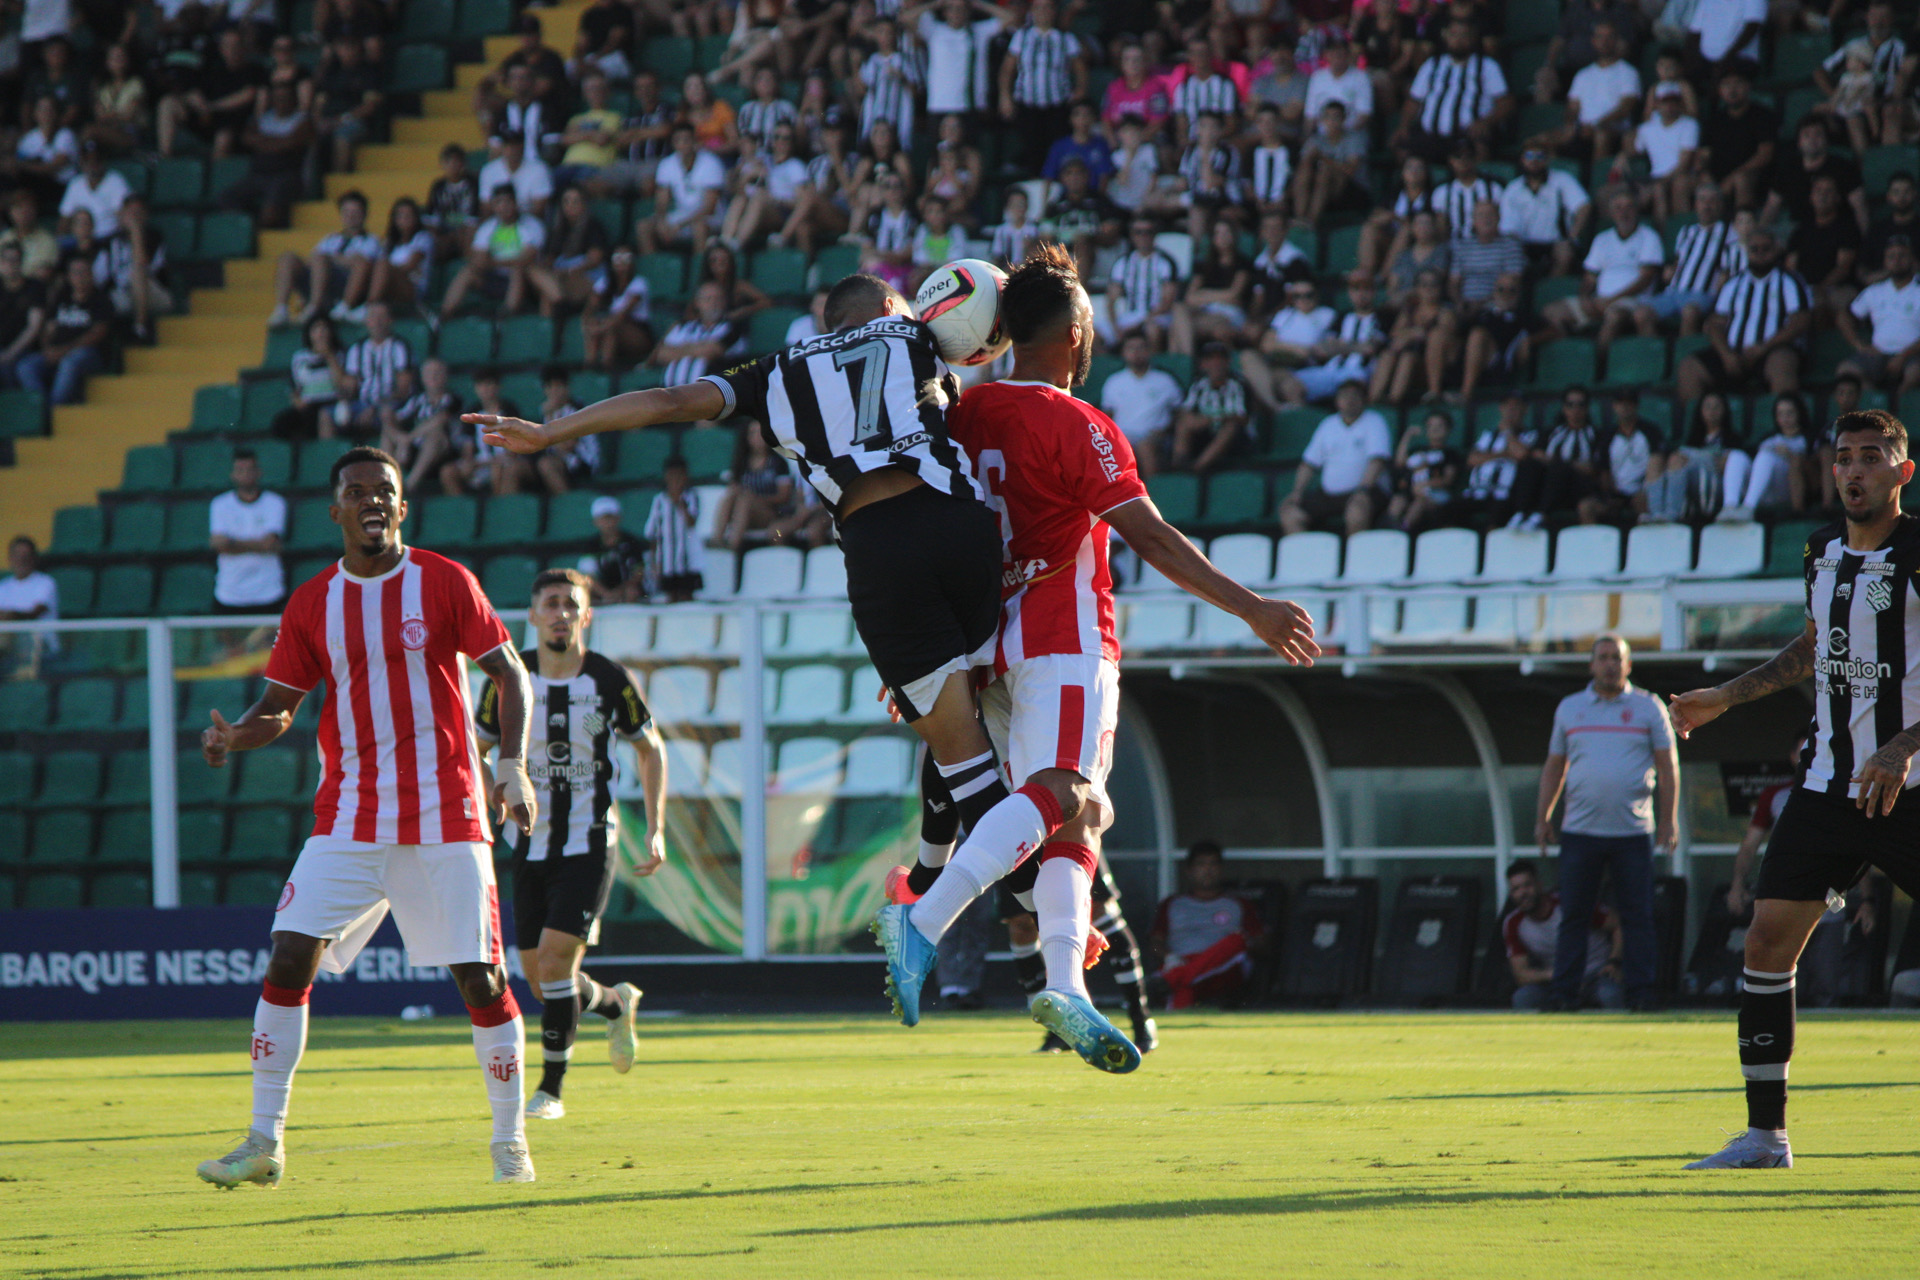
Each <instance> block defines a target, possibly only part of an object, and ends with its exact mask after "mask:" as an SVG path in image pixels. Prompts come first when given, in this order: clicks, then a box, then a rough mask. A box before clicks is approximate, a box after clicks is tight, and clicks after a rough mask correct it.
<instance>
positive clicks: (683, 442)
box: [680, 427, 736, 484]
mask: <svg viewBox="0 0 1920 1280" xmlns="http://www.w3.org/2000/svg"><path fill="white" fill-rule="evenodd" d="M735 438H736V436H735V433H734V432H732V431H730V430H728V429H726V428H724V427H720V428H715V427H696V428H694V429H692V430H690V431H683V432H681V433H680V456H681V457H683V458H685V459H686V460H687V474H688V475H689V476H690V477H691V478H692V479H693V480H694V482H695V483H698V484H705V483H707V482H709V481H713V480H718V479H719V478H720V476H721V474H722V473H723V472H725V471H726V470H727V469H728V468H729V467H731V466H732V465H733V444H734V440H735Z"/></svg>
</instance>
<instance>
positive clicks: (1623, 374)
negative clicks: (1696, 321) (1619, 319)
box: [1601, 334, 1667, 387]
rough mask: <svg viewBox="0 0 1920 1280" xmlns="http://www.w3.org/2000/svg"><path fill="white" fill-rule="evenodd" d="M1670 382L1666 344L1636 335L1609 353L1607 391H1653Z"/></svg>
mask: <svg viewBox="0 0 1920 1280" xmlns="http://www.w3.org/2000/svg"><path fill="white" fill-rule="evenodd" d="M1666 378H1667V340H1666V339H1665V338H1661V337H1641V336H1640V335H1638V334H1634V335H1632V336H1629V337H1625V338H1615V339H1614V340H1613V345H1612V346H1611V347H1609V348H1608V349H1607V377H1606V380H1605V381H1604V382H1603V383H1601V385H1602V386H1607V387H1652V386H1658V385H1659V384H1660V383H1662V382H1665V381H1666Z"/></svg>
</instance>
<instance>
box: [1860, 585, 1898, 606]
mask: <svg viewBox="0 0 1920 1280" xmlns="http://www.w3.org/2000/svg"><path fill="white" fill-rule="evenodd" d="M1860 594H1861V595H1862V596H1863V597H1864V598H1865V599H1866V602H1867V608H1869V609H1871V610H1873V611H1874V612H1875V613H1879V612H1880V611H1881V610H1883V609H1885V608H1886V607H1887V606H1888V605H1890V604H1892V603H1893V588H1892V587H1890V586H1888V585H1887V580H1886V579H1885V578H1875V579H1873V580H1872V581H1871V582H1869V583H1867V585H1866V587H1865V588H1864V589H1863V590H1862V591H1861V593H1860Z"/></svg>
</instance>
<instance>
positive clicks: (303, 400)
mask: <svg viewBox="0 0 1920 1280" xmlns="http://www.w3.org/2000/svg"><path fill="white" fill-rule="evenodd" d="M303 336H304V338H305V345H304V346H302V347H301V348H300V350H298V351H296V352H294V353H293V360H292V362H291V363H290V364H289V366H288V368H287V377H288V379H289V380H290V381H291V382H292V383H293V403H292V404H291V405H289V406H288V407H287V408H285V409H282V410H281V411H280V412H279V413H278V414H276V415H274V419H273V434H274V435H276V436H279V437H280V438H281V439H283V440H311V439H315V438H320V439H330V438H331V437H332V435H333V410H334V406H335V405H337V404H338V403H339V402H340V396H341V394H342V393H343V392H344V391H345V390H346V388H347V387H348V386H349V383H348V380H347V366H346V361H345V359H344V357H345V354H346V353H345V352H343V351H341V350H340V339H339V335H338V334H337V333H336V332H335V330H334V327H333V320H332V319H331V318H330V317H328V316H324V315H319V316H315V317H314V318H313V319H311V320H309V321H307V323H306V325H305V328H304V334H303Z"/></svg>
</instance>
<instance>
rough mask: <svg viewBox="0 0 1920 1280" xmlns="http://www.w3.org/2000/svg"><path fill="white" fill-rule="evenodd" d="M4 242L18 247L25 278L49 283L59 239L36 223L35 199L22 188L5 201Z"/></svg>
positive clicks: (1, 239) (56, 265) (0, 238)
mask: <svg viewBox="0 0 1920 1280" xmlns="http://www.w3.org/2000/svg"><path fill="white" fill-rule="evenodd" d="M4 245H15V246H17V247H18V248H19V250H20V270H21V271H23V272H25V273H26V276H27V278H28V279H30V280H35V281H38V282H40V283H41V284H43V285H44V284H50V283H52V281H53V275H54V272H55V271H56V270H58V268H59V266H60V242H59V241H58V240H57V239H55V238H54V235H53V233H52V232H51V231H48V230H47V229H46V228H44V227H42V226H41V225H40V205H39V202H38V201H36V200H35V199H34V198H33V193H32V192H31V191H28V190H27V189H26V188H24V187H22V188H21V189H20V190H18V191H15V192H14V193H13V196H12V197H11V198H10V199H9V200H8V201H7V227H6V230H5V231H0V246H4Z"/></svg>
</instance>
